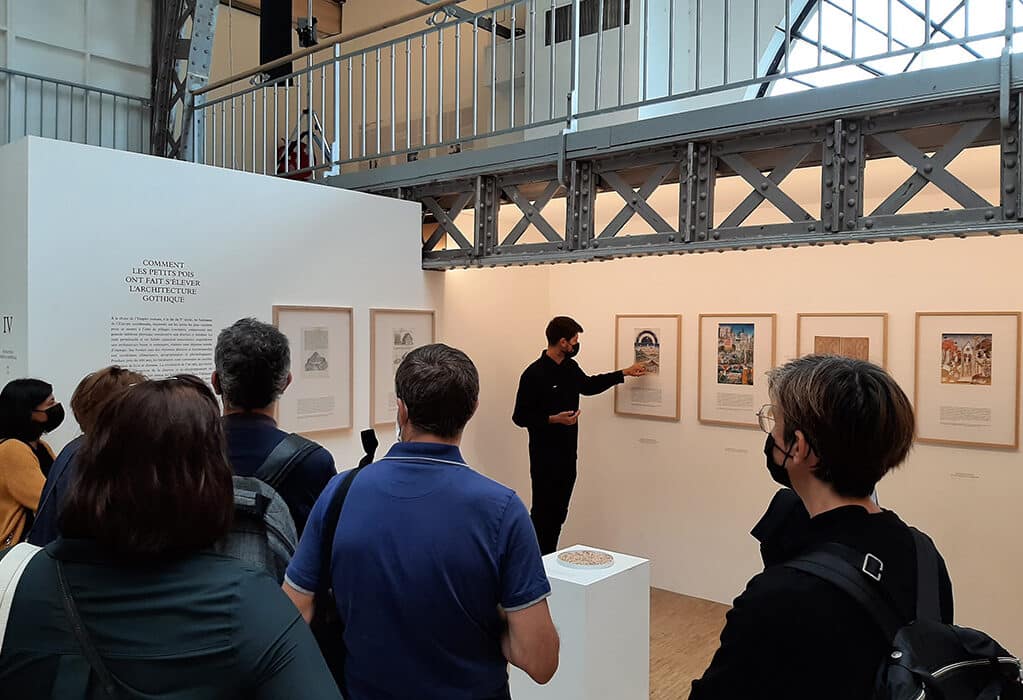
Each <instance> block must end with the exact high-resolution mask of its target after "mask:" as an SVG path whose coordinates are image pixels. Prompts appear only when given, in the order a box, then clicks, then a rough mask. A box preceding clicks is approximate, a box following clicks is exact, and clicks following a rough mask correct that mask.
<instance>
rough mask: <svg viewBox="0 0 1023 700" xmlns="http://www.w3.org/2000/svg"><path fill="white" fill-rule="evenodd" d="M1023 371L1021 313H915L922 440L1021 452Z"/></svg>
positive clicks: (917, 405)
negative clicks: (1022, 362)
mask: <svg viewBox="0 0 1023 700" xmlns="http://www.w3.org/2000/svg"><path fill="white" fill-rule="evenodd" d="M1019 371H1020V313H1019V312H1017V311H992V312H976V311H957V312H946V313H938V312H921V313H917V315H916V382H915V386H914V390H913V405H914V408H915V409H916V427H917V440H918V441H919V442H925V443H934V444H939V445H960V446H967V447H997V448H1005V449H1017V448H1018V447H1019V400H1020V376H1019Z"/></svg>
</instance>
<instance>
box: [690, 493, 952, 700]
mask: <svg viewBox="0 0 1023 700" xmlns="http://www.w3.org/2000/svg"><path fill="white" fill-rule="evenodd" d="M789 534H791V532H790V533H789ZM790 542H795V540H794V539H793V540H790ZM826 542H839V543H842V544H844V545H846V546H848V547H851V548H853V549H854V550H856V551H858V552H863V553H864V554H866V553H868V552H869V553H871V554H874V555H875V556H877V557H878V558H879V559H881V561H883V562H884V574H883V579H882V585H883V587H884V590H885V591H886V592H887V593H888V594H889V596H890V597H891V599H892V601H893V602H894V604H895V606H896V608H897V609H898V610H899V611H900V612H901V613H902V614H903V616H904V618H905V620H906V621H907V622H908V621H909V620H911V619H912V618H913V615H914V613H915V609H916V548H915V545H914V542H913V536H912V533H911V532H910V530H909V528H908V527H907V526H906V524H905V523H903V522H902V521H901V520H900V519H899V517H898V516H897V515H896V514H895V513H893V512H891V511H884V512H881V513H877V514H870V513H868V512H867V511H866V510H865V509H864V508H861V507H859V506H845V507H842V508H837V509H835V510H831V511H828V512H826V513H822V514H820V515H818V516H817V517H815V518H812V519H810V520H809V522H808V523H807V531H806V535H805V540H804V543H803V544H802V545H801V546H800V547H799V550H800V551H799V552H794V553H793V554H798V553H801V552H804V551H808V550H810V549H812V548H813V547H815V546H816V545H818V544H823V543H826ZM940 566H941V577H940V592H939V595H940V600H941V613H942V619H943V620H944V621H945V622H946V623H951V622H952V584H951V581H950V580H949V577H948V572H947V570H946V568H945V562H944V561H940ZM888 651H889V643H888V640H885V639H884V637H883V636H882V634H881V632H880V630H879V629H878V628H877V627H876V625H875V623H874V622H873V620H872V619H871V618H870V617H869V616H868V615H866V614H865V613H864V612H863V611H862V609H861V607H860V605H859V604H858V603H857V602H856V601H854V600H853V599H852V598H850V597H849V596H848V595H847V594H846V593H844V592H842V591H840V590H838V589H837V588H835V587H833V586H832V585H831V584H829V583H827V582H825V581H823V580H821V579H818V578H817V577H815V576H812V575H810V574H807V573H804V572H802V571H797V570H795V569H790V568H788V567H786V566H784V565H781V564H776V565H773V566H768V567H767V568H766V569H765V570H764V572H763V573H761V574H759V575H758V576H755V577H753V579H752V580H750V582H749V583H748V584H747V585H746V590H745V591H743V593H742V595H740V596H739V597H738V598H736V599H735V602H734V607H733V608H732V610H731V611H730V612H729V613H728V615H727V622H726V624H725V629H724V630H723V631H722V633H721V648H720V649H718V651H717V653H716V654H715V655H714V659H713V661H711V664H710V666H709V667H708V668H707V670H706V671H705V672H704V674H703V678H701V679H700V680H698V681H694V682H693V689H692V694H691V695H690V700H712V699H713V700H735V699H737V698H779V699H781V698H784V699H785V700H802V699H803V698H805V699H806V700H811V699H813V700H819V698H825V697H826V698H828V700H863V699H864V698H869V697H872V694H871V691H872V688H873V683H874V678H875V675H876V672H877V669H878V667H879V666H880V664H881V661H882V659H883V658H884V656H885V655H886V654H887V653H888Z"/></svg>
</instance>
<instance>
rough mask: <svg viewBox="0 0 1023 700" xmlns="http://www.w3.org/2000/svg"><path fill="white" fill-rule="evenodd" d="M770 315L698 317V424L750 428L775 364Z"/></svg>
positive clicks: (773, 336) (763, 399)
mask: <svg viewBox="0 0 1023 700" xmlns="http://www.w3.org/2000/svg"><path fill="white" fill-rule="evenodd" d="M775 325H776V317H775V315H774V314H718V315H714V314H701V315H700V340H699V345H700V367H699V373H698V377H699V382H698V384H697V396H698V397H697V407H698V418H699V421H700V422H701V423H707V424H710V425H727V426H734V427H744V428H756V427H757V411H758V410H759V409H760V407H761V406H763V405H764V404H766V403H768V402H769V401H770V399H769V398H768V394H767V376H766V374H767V372H768V370H770V369H771V368H772V367H774V362H775Z"/></svg>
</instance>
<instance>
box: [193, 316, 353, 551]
mask: <svg viewBox="0 0 1023 700" xmlns="http://www.w3.org/2000/svg"><path fill="white" fill-rule="evenodd" d="M214 365H215V368H216V370H215V371H214V373H213V377H212V384H213V390H214V391H215V392H216V393H217V394H218V395H220V397H221V398H222V399H223V403H224V433H225V434H226V436H227V457H228V461H230V463H231V466H232V468H233V469H234V473H235V474H236V475H237V476H240V477H256V478H259V480H260V481H262V482H264V483H265V484H267V485H268V486H269V487H270V488H271V489H272V490H273V491H276V492H277V493H278V494H280V496H281V498H283V499H284V502H285V503H286V504H287V507H288V511H289V512H290V514H291V519H292V520H293V521H294V529H295V532H296V534H297V535H299V536H301V535H302V531H303V530H304V529H305V523H306V519H307V518H308V517H309V511H310V510H312V507H313V504H314V503H316V499H317V498H318V497H319V496H320V493H322V491H323V489H324V487H325V486H326V485H327V482H329V481H330V480H331V478H332V477H334V476H335V475H336V474H337V470H336V469H335V467H334V458H333V457H332V456H331V454H330V452H328V451H327V450H326V449H324V448H323V447H322V446H321V445H318V444H317V443H315V442H313V441H311V440H307V439H305V438H303V437H302V436H300V435H296V434H288V433H286V432H284V431H283V430H280V429H279V428H278V427H277V422H276V420H275V419H274V416H275V415H276V411H277V400H278V399H279V398H280V396H281V394H282V393H284V390H285V389H287V388H288V385H289V384H291V350H290V348H289V346H288V339H287V337H286V336H285V335H284V334H283V333H281V332H280V331H279V330H277V329H276V328H274V327H273V326H271V325H270V324H267V323H262V322H260V321H257V320H256V319H254V318H243V319H241V320H239V321H237V322H236V323H234V324H233V325H231V326H229V327H227V328H225V329H224V330H222V331H221V332H220V335H219V337H218V338H217V347H216V352H215V353H214Z"/></svg>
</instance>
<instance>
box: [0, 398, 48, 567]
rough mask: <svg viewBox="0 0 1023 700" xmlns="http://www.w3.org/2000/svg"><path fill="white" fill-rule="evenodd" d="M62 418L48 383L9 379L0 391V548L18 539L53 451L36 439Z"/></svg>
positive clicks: (29, 520)
mask: <svg viewBox="0 0 1023 700" xmlns="http://www.w3.org/2000/svg"><path fill="white" fill-rule="evenodd" d="M63 420H64V408H63V407H62V406H61V405H60V404H59V403H57V401H56V399H54V398H53V387H52V386H50V385H49V384H47V383H46V382H44V381H41V380H39V379H15V380H13V381H11V382H8V383H7V386H5V387H4V388H3V391H0V548H2V547H10V546H11V545H12V544H15V543H16V542H19V541H21V538H22V536H23V534H24V533H25V532H27V531H28V528H29V526H30V525H31V524H32V517H33V513H34V512H35V510H36V508H38V507H39V494H40V493H42V490H43V484H44V483H45V481H46V474H47V473H48V472H49V471H50V467H51V466H52V465H53V451H52V450H50V446H49V445H47V444H46V443H45V442H44V441H43V440H42V439H41V438H42V436H43V433H49V432H51V431H53V430H56V428H57V426H59V425H60V424H61V422H63Z"/></svg>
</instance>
